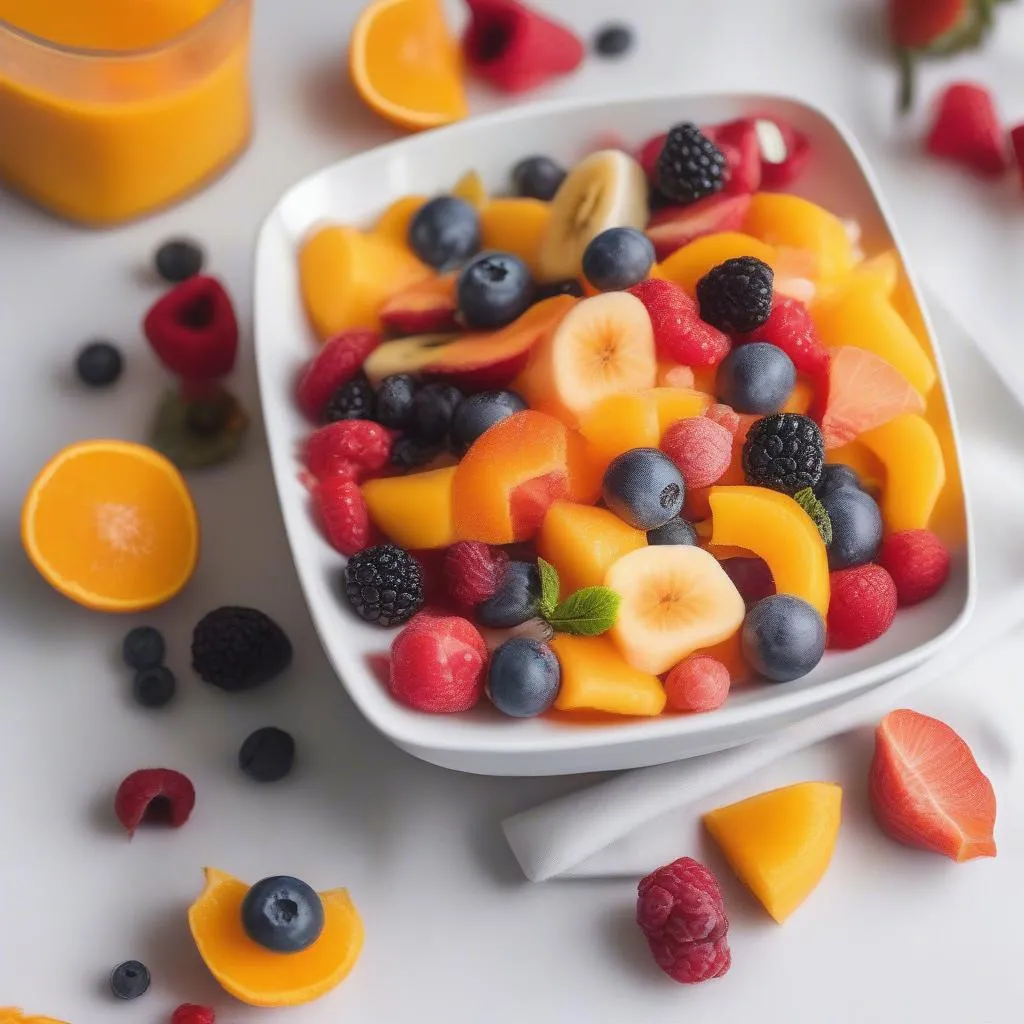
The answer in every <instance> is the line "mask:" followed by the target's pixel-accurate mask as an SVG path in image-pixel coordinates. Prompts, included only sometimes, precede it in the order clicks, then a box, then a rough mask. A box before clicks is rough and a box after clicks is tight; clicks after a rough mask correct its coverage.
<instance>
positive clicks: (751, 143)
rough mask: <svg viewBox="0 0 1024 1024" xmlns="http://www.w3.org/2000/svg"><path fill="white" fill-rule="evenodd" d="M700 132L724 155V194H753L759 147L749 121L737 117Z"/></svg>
mask: <svg viewBox="0 0 1024 1024" xmlns="http://www.w3.org/2000/svg"><path fill="white" fill-rule="evenodd" d="M701 130H702V131H703V132H704V134H705V135H706V136H707V137H708V138H709V139H711V140H712V142H715V143H716V144H717V145H718V148H719V149H720V150H721V151H722V152H723V153H724V154H725V162H726V167H727V168H728V170H729V178H728V181H726V184H725V191H726V192H727V193H729V194H731V195H747V194H750V193H753V192H756V191H757V190H758V189H759V188H760V187H761V146H760V144H759V143H758V139H757V130H756V128H755V126H754V120H753V118H750V117H741V118H738V119H737V120H735V121H727V122H726V123H725V124H716V125H712V126H711V127H708V128H703V129H701ZM720 230H722V231H726V230H729V229H728V228H722V229H720Z"/></svg>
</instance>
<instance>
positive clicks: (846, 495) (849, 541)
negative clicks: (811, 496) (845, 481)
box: [821, 487, 882, 571]
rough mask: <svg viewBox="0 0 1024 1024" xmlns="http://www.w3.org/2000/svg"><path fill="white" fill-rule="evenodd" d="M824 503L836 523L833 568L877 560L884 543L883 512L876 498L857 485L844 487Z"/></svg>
mask: <svg viewBox="0 0 1024 1024" xmlns="http://www.w3.org/2000/svg"><path fill="white" fill-rule="evenodd" d="M821 503H822V505H824V506H825V511H826V512H827V513H828V517H829V520H830V521H831V523H832V543H831V544H830V545H829V547H828V567H829V569H831V570H833V571H834V570H836V569H849V568H852V567H853V566H855V565H863V564H864V563H865V562H870V561H873V560H874V558H875V556H876V555H877V554H878V550H879V548H881V546H882V513H881V511H880V510H879V508H878V505H877V504H876V502H875V499H874V498H872V497H871V495H870V494H866V493H865V492H864V491H859V490H855V489H854V488H853V487H840V488H839V489H838V490H834V491H832V493H831V494H828V495H826V496H825V497H824V498H822V500H821Z"/></svg>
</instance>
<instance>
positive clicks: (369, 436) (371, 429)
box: [303, 420, 392, 480]
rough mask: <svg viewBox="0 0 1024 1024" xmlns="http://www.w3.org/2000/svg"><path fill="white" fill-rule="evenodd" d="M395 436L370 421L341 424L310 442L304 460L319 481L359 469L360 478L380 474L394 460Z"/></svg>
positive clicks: (318, 433)
mask: <svg viewBox="0 0 1024 1024" xmlns="http://www.w3.org/2000/svg"><path fill="white" fill-rule="evenodd" d="M391 444H392V440H391V433H390V432H389V431H387V430H386V429H385V428H384V427H382V426H381V425H380V424H379V423H371V422H370V421H369V420H339V421H338V422H337V423H329V424H328V425H327V426H326V427H321V428H320V429H319V430H316V431H314V432H313V433H312V434H310V436H309V437H308V438H307V439H306V449H305V452H304V453H303V459H304V461H305V463H306V469H308V470H309V471H310V473H312V474H313V476H315V477H316V478H317V479H318V480H323V479H324V477H326V476H330V475H332V474H333V473H335V472H337V471H340V472H342V473H347V472H349V471H350V470H349V468H348V467H355V470H356V476H357V477H360V478H362V477H365V476H367V475H368V474H370V473H377V472H380V470H382V469H383V468H384V467H385V466H386V465H387V464H388V460H389V459H390V458H391Z"/></svg>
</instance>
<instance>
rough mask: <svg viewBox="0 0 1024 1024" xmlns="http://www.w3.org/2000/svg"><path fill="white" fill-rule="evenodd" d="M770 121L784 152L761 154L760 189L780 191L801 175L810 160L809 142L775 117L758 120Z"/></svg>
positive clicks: (800, 133)
mask: <svg viewBox="0 0 1024 1024" xmlns="http://www.w3.org/2000/svg"><path fill="white" fill-rule="evenodd" d="M758 120H764V121H771V122H772V124H774V125H775V127H776V128H778V130H779V135H780V136H781V137H782V143H783V147H784V150H785V152H784V153H779V154H777V155H778V156H779V157H781V159H776V154H775V153H771V154H768V153H765V152H764V151H763V150H760V147H759V151H760V152H761V188H772V189H781V188H787V187H788V186H790V185H792V184H793V182H794V181H796V180H797V178H799V177H800V175H801V174H803V172H804V169H805V168H806V167H807V164H808V163H809V162H810V159H811V140H810V139H809V138H808V137H807V136H806V135H804V133H803V132H801V131H798V130H797V129H796V128H794V127H793V126H792V125H791V124H787V122H785V121H783V120H781V119H780V118H777V117H771V118H759V119H758Z"/></svg>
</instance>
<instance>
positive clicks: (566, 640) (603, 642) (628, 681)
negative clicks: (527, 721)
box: [551, 633, 665, 717]
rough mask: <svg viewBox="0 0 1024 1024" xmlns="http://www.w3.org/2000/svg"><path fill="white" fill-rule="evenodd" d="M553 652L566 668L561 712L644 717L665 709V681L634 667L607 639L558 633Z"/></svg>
mask: <svg viewBox="0 0 1024 1024" xmlns="http://www.w3.org/2000/svg"><path fill="white" fill-rule="evenodd" d="M551 649H552V650H553V651H554V652H555V655H556V656H557V657H558V662H559V664H560V665H561V668H562V686H561V689H560V690H559V691H558V697H557V698H556V700H555V708H556V709H557V710H559V711H605V712H608V713H610V714H613V715H635V716H644V717H650V716H654V715H660V714H661V712H662V711H663V710H664V708H665V689H664V687H663V686H662V685H661V680H660V679H658V677H657V676H655V675H651V674H649V673H647V672H641V671H639V670H638V669H635V668H633V667H632V666H631V665H630V664H629V663H628V662H627V661H626V660H625V659H624V658H623V657H622V655H621V654H619V652H618V649H617V648H616V647H615V645H614V644H613V643H612V642H611V640H609V639H608V638H607V637H603V636H571V635H570V634H568V633H558V634H557V635H556V636H555V638H554V640H552V641H551Z"/></svg>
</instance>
